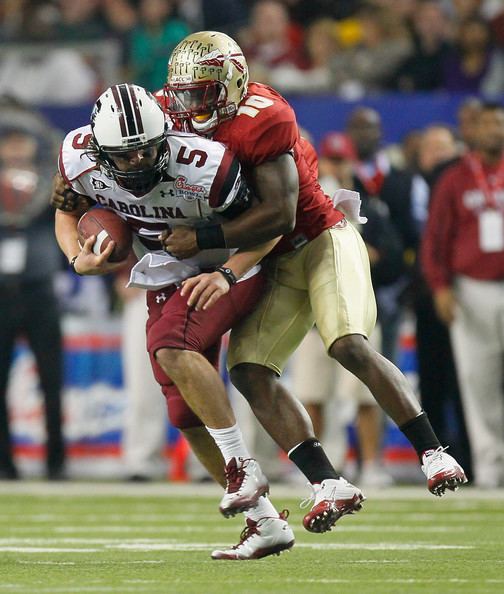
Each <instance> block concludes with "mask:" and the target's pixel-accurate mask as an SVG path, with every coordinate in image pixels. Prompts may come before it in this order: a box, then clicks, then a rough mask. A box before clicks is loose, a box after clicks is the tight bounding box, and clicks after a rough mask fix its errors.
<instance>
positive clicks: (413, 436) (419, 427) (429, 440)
mask: <svg viewBox="0 0 504 594" xmlns="http://www.w3.org/2000/svg"><path fill="white" fill-rule="evenodd" d="M399 429H400V430H401V431H402V432H403V433H404V435H405V436H406V437H407V438H408V440H409V442H410V443H411V445H412V446H413V447H414V448H415V450H416V453H417V455H418V457H419V459H420V463H422V455H423V454H424V452H426V451H427V450H436V449H437V448H439V447H440V446H441V443H440V442H439V439H438V438H437V436H436V434H435V433H434V429H433V428H432V425H431V424H430V421H429V417H428V416H427V413H425V412H424V411H422V412H421V413H419V414H418V415H417V416H416V417H415V418H414V419H411V421H408V422H407V423H404V425H401V426H400V427H399Z"/></svg>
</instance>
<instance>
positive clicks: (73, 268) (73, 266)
mask: <svg viewBox="0 0 504 594" xmlns="http://www.w3.org/2000/svg"><path fill="white" fill-rule="evenodd" d="M77 257H78V256H74V257H73V258H72V259H71V260H70V262H69V266H70V269H71V270H72V271H73V272H75V274H78V275H79V276H84V275H83V274H81V273H80V272H77V270H75V260H77Z"/></svg>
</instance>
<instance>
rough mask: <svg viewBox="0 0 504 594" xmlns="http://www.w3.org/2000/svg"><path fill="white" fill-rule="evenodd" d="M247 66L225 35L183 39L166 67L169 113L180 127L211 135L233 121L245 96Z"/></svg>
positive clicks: (206, 34)
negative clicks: (226, 121)
mask: <svg viewBox="0 0 504 594" xmlns="http://www.w3.org/2000/svg"><path fill="white" fill-rule="evenodd" d="M248 77H249V73H248V66H247V62H246V60H245V57H244V55H243V52H242V51H241V49H240V47H239V46H238V44H237V43H236V42H235V41H234V40H233V39H231V37H229V36H228V35H225V34H224V33H219V32H217V31H200V32H199V33H193V34H191V35H189V36H187V37H186V38H185V39H183V40H182V41H181V42H180V43H179V44H178V45H177V47H176V48H175V49H174V50H173V52H172V54H171V57H170V61H169V63H168V81H167V84H166V85H165V91H166V93H167V95H168V102H167V103H168V113H169V114H170V117H171V118H172V120H173V121H174V123H175V124H178V126H179V127H181V128H182V129H185V130H189V131H194V132H196V133H198V134H210V133H211V132H213V131H214V130H215V129H216V128H217V126H218V125H219V123H220V122H221V121H224V120H228V119H231V118H233V117H234V116H235V115H236V112H237V111H238V105H239V103H240V101H241V100H242V99H243V97H244V95H245V93H246V92H247V84H248Z"/></svg>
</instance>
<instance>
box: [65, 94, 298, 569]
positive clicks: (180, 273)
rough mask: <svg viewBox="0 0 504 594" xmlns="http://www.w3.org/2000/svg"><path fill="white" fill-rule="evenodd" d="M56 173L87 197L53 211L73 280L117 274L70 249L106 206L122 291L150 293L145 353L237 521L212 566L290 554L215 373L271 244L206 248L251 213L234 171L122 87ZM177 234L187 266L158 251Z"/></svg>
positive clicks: (152, 103)
mask: <svg viewBox="0 0 504 594" xmlns="http://www.w3.org/2000/svg"><path fill="white" fill-rule="evenodd" d="M59 171H60V174H61V176H62V178H63V179H64V181H65V182H66V184H67V185H68V186H69V187H70V188H71V189H72V190H73V191H74V192H76V193H77V194H79V195H81V196H85V197H86V201H85V203H86V206H81V207H80V208H78V209H76V210H74V211H71V212H64V211H62V210H56V223H55V226H56V237H57V239H58V242H59V245H60V247H61V249H62V251H63V252H64V254H65V255H66V257H67V258H68V261H69V262H70V265H71V267H72V268H73V270H74V271H75V272H76V273H77V274H104V273H107V272H111V271H113V270H115V269H116V268H118V267H119V266H120V265H121V264H120V263H119V264H112V263H110V262H108V260H107V259H108V257H109V256H110V254H111V251H112V249H113V247H114V245H113V243H111V244H110V245H109V246H108V247H107V249H105V251H104V252H103V253H101V254H99V253H98V254H96V253H95V252H94V251H93V246H94V244H95V240H96V237H95V236H92V237H90V238H89V239H88V240H86V241H85V243H84V245H83V246H82V247H81V246H80V245H79V242H78V233H77V223H78V218H79V216H80V215H81V214H82V212H83V210H85V209H88V208H89V207H90V205H96V204H97V205H101V206H106V207H108V208H111V209H113V210H114V211H115V212H117V214H118V215H119V216H121V217H122V218H123V219H124V220H125V221H127V222H128V225H129V226H130V228H131V229H132V231H133V233H134V241H133V250H134V252H135V254H136V256H137V258H138V263H137V264H136V265H135V266H134V267H133V269H132V272H131V277H130V285H131V286H139V287H143V288H146V289H147V305H148V310H149V319H148V322H147V349H148V351H149V355H150V358H151V363H152V368H153V371H154V375H155V377H156V380H157V381H158V383H159V384H160V386H161V389H162V391H163V394H164V395H165V397H166V400H167V404H168V412H169V416H170V420H171V422H172V424H173V425H174V426H176V427H179V428H180V429H181V430H182V431H183V433H184V434H185V435H186V437H187V438H188V440H189V442H190V443H191V446H192V447H193V450H194V451H195V453H196V455H201V456H202V458H203V461H204V462H206V464H207V467H208V466H209V468H208V470H209V471H210V473H211V474H212V476H213V477H214V478H215V479H216V480H218V481H219V482H220V483H221V484H222V485H223V486H224V487H225V493H224V496H223V498H222V500H221V502H220V511H221V512H222V513H223V515H224V516H226V517H229V516H233V515H235V514H236V513H237V512H240V511H246V514H247V528H246V535H245V536H246V537H244V539H243V541H242V546H241V547H240V546H238V547H236V548H235V549H233V552H232V553H231V554H230V553H229V552H227V553H226V554H225V555H224V554H222V552H221V551H215V552H214V553H213V554H212V556H213V558H217V559H222V558H227V559H250V558H259V557H264V556H267V555H270V554H272V553H278V552H280V551H282V550H284V549H288V548H290V547H291V546H292V545H293V544H294V535H293V533H292V531H291V529H290V528H289V526H288V524H287V522H286V521H285V518H286V515H285V514H283V513H282V514H278V512H277V511H276V510H275V508H274V507H273V505H272V504H271V502H270V500H269V499H268V498H267V497H266V494H267V493H268V489H269V487H268V483H267V479H266V477H265V476H264V475H263V473H262V472H261V469H260V467H259V465H258V463H257V461H256V460H254V459H253V458H252V457H251V455H250V454H249V452H248V450H247V447H246V445H245V443H244V440H243V438H242V436H241V433H240V429H239V427H238V425H237V423H236V420H235V417H234V414H233V411H232V408H231V406H230V403H229V400H228V397H227V393H226V389H225V386H224V383H223V382H222V379H221V378H220V375H219V372H218V355H219V347H220V339H221V336H222V335H223V334H224V333H225V332H226V331H227V330H229V329H230V328H231V327H232V326H233V325H234V324H235V323H236V322H237V321H238V320H240V319H241V318H242V317H243V316H245V315H247V314H248V313H249V312H250V311H251V310H252V308H253V307H254V306H255V303H256V302H257V299H258V298H259V297H260V295H261V294H262V291H263V288H264V286H265V279H264V277H263V275H262V273H261V272H260V266H259V265H258V263H259V261H260V260H261V258H262V257H263V256H265V255H266V254H267V253H268V252H269V251H270V250H271V249H272V248H273V247H274V245H275V244H276V242H277V240H273V241H271V242H268V243H267V244H264V245H261V246H257V247H255V248H251V249H248V250H246V251H245V250H244V251H240V250H238V251H236V250H228V249H212V250H208V249H205V244H206V243H212V238H211V237H208V233H212V232H213V230H214V229H215V227H216V226H215V224H214V226H213V227H212V226H209V225H208V223H209V222H212V221H213V222H214V223H215V222H218V221H219V220H222V218H223V217H233V216H235V215H236V214H237V213H240V212H242V211H243V210H244V209H245V208H247V206H248V204H249V202H250V195H249V191H248V189H247V187H246V185H245V183H244V181H243V179H242V176H241V169H240V164H239V162H238V161H237V159H236V158H235V157H234V155H233V154H232V153H231V152H230V151H229V150H228V149H226V148H225V147H224V146H223V145H221V144H219V143H216V142H213V141H211V140H207V139H205V138H202V137H199V136H196V135H193V134H183V133H182V134H181V133H178V132H172V131H169V130H168V127H167V122H166V120H165V115H164V113H163V111H162V109H161V107H160V106H159V104H158V102H157V101H156V100H155V99H154V97H153V96H152V95H151V94H150V93H148V92H146V91H145V89H142V88H141V87H138V86H136V85H131V84H120V85H115V86H113V87H110V88H109V89H107V90H106V91H105V92H104V93H103V94H102V95H101V96H100V97H99V98H98V100H97V101H96V104H95V106H94V109H93V112H92V116H91V124H90V125H89V126H84V127H81V128H78V129H76V130H73V131H71V132H70V133H69V134H68V135H67V136H66V138H65V140H64V142H63V145H62V149H61V152H60V160H59ZM83 203H84V202H83ZM178 225H191V226H195V227H196V228H197V229H198V242H199V245H200V247H201V248H202V251H201V252H200V253H199V254H198V255H197V256H196V257H195V258H191V259H190V260H186V261H179V260H177V259H176V258H174V257H172V256H171V255H170V254H168V253H166V252H165V251H163V250H162V249H161V242H160V240H159V238H160V236H161V234H162V233H163V232H164V233H166V232H169V229H171V228H173V227H175V226H178ZM186 279H188V280H186ZM210 306H212V309H211V311H207V308H208V307H210ZM202 425H204V426H205V428H206V431H202ZM212 438H213V439H212ZM216 446H217V447H218V448H219V450H220V453H221V454H222V455H219V450H217V447H216ZM212 450H215V455H213V456H209V455H208V453H209V452H211V451H212ZM212 459H213V463H209V461H210V460H212ZM224 465H226V477H225V478H226V480H225V481H224V475H223V472H222V469H223V467H224ZM244 470H246V472H244ZM263 495H264V497H263Z"/></svg>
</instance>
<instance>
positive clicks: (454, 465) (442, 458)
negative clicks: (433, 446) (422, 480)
mask: <svg viewBox="0 0 504 594" xmlns="http://www.w3.org/2000/svg"><path fill="white" fill-rule="evenodd" d="M445 450H446V448H443V447H439V448H437V450H428V451H427V452H424V454H423V456H422V471H423V473H424V474H425V476H426V477H427V487H428V488H429V491H430V492H431V493H433V494H434V495H437V496H438V497H442V496H443V495H444V494H445V491H446V489H449V490H450V491H456V490H457V489H458V488H459V486H460V485H463V484H464V483H467V477H466V475H465V472H464V470H463V468H462V467H461V466H460V464H459V463H458V462H457V461H456V460H455V458H453V457H452V456H450V455H449V454H447V453H446V452H445Z"/></svg>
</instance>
